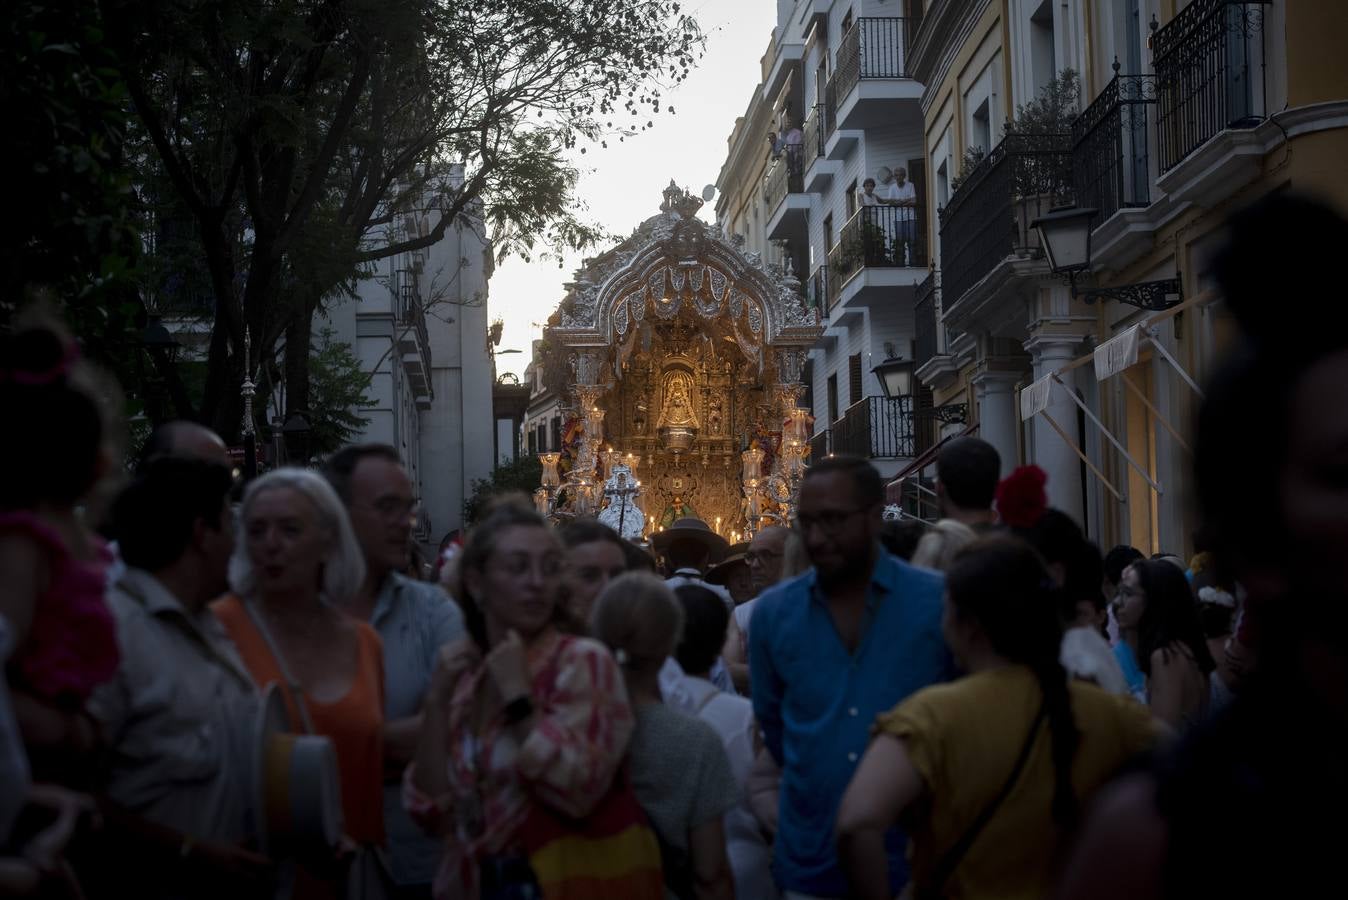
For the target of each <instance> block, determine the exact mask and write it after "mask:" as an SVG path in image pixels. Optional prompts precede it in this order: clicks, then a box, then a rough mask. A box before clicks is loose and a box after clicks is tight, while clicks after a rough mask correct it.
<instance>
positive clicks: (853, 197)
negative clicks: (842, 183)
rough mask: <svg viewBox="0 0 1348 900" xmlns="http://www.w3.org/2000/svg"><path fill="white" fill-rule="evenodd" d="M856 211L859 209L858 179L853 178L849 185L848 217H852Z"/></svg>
mask: <svg viewBox="0 0 1348 900" xmlns="http://www.w3.org/2000/svg"><path fill="white" fill-rule="evenodd" d="M856 211H857V182H856V179H855V178H853V179H852V183H851V184H849V185H848V186H847V218H849V219H850V218H852V216H853V215H854V214H855V213H856Z"/></svg>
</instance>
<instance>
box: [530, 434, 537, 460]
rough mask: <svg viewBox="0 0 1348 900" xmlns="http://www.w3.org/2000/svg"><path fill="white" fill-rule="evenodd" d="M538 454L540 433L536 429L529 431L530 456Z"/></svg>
mask: <svg viewBox="0 0 1348 900" xmlns="http://www.w3.org/2000/svg"><path fill="white" fill-rule="evenodd" d="M536 453H538V432H537V430H536V429H533V428H530V429H529V455H530V456H533V455H535V454H536Z"/></svg>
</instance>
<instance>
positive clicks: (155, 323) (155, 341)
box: [140, 315, 182, 365]
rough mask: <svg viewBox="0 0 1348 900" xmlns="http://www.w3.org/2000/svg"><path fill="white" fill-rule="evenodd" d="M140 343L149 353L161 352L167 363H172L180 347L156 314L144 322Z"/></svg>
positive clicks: (175, 359) (176, 358) (176, 357)
mask: <svg viewBox="0 0 1348 900" xmlns="http://www.w3.org/2000/svg"><path fill="white" fill-rule="evenodd" d="M140 343H141V346H143V347H144V348H145V349H146V350H147V351H149V352H150V353H152V354H153V353H155V352H156V351H158V352H160V353H162V354H163V355H164V357H165V358H166V359H167V360H168V364H169V365H173V364H174V363H175V362H177V360H178V351H179V350H180V349H181V348H182V345H181V344H179V343H178V342H177V341H176V340H174V339H173V335H172V334H171V333H170V332H169V330H168V329H167V328H165V327H164V322H163V320H162V319H161V318H160V317H159V316H157V315H152V316H150V318H149V320H148V321H147V322H146V323H145V330H144V331H142V332H141V335H140Z"/></svg>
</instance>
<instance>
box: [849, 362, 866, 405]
mask: <svg viewBox="0 0 1348 900" xmlns="http://www.w3.org/2000/svg"><path fill="white" fill-rule="evenodd" d="M863 396H864V394H863V392H862V390H861V354H860V353H853V354H852V355H851V356H850V357H848V359H847V405H848V406H851V405H852V404H853V403H856V402H857V401H858V400H860V399H861V398H862V397H863Z"/></svg>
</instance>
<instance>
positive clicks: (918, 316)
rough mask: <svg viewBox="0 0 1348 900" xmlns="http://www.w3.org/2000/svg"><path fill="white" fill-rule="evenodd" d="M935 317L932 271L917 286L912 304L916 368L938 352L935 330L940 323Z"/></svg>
mask: <svg viewBox="0 0 1348 900" xmlns="http://www.w3.org/2000/svg"><path fill="white" fill-rule="evenodd" d="M937 318H938V317H937V314H936V272H935V271H932V272H930V273H928V274H927V278H926V280H925V281H923V282H922V283H921V284H919V285H918V286H917V302H916V303H914V304H913V319H914V322H913V324H914V332H915V333H914V335H913V345H914V346H913V363H914V365H915V366H916V367H917V368H921V367H922V366H925V365H926V364H927V363H929V362H930V361H931V359H932V357H934V356H935V355H936V354H937V352H938V343H939V342H938V341H937V340H936V330H937V329H938V328H939V327H940V323H939V322H938V321H937ZM939 349H943V348H939Z"/></svg>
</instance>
